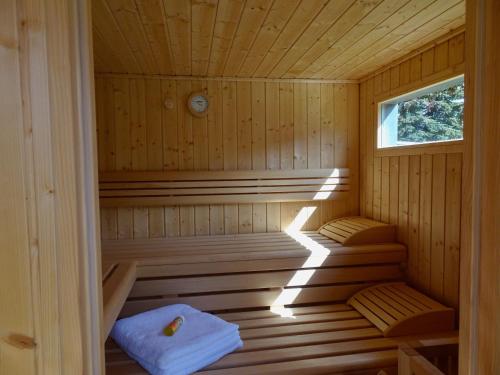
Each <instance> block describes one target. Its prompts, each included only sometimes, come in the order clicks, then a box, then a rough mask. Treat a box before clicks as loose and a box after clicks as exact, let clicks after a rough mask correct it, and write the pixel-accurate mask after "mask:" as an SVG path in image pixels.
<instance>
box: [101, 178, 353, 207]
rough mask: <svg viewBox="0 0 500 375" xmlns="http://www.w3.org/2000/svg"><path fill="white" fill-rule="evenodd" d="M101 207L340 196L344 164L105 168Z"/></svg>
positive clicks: (345, 186)
mask: <svg viewBox="0 0 500 375" xmlns="http://www.w3.org/2000/svg"><path fill="white" fill-rule="evenodd" d="M99 181H100V183H99V192H100V203H101V207H137V206H168V205H176V206H177V205H193V204H196V205H203V204H232V203H259V202H293V201H310V200H327V199H341V198H345V197H346V194H347V192H348V191H349V169H345V168H335V169H306V170H263V171H254V170H252V171H179V172H178V171H159V172H150V171H147V172H126V171H123V172H108V173H101V174H100V176H99Z"/></svg>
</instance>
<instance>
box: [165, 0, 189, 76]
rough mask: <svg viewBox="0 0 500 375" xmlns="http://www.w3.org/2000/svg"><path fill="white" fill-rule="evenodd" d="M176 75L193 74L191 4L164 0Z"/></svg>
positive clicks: (182, 0) (177, 0) (180, 0)
mask: <svg viewBox="0 0 500 375" xmlns="http://www.w3.org/2000/svg"><path fill="white" fill-rule="evenodd" d="M163 5H164V7H165V15H166V18H167V20H166V21H167V22H166V23H167V29H168V35H169V37H170V46H171V47H172V53H173V55H174V61H175V72H176V74H182V75H184V74H187V75H190V74H191V3H190V2H188V1H184V0H163Z"/></svg>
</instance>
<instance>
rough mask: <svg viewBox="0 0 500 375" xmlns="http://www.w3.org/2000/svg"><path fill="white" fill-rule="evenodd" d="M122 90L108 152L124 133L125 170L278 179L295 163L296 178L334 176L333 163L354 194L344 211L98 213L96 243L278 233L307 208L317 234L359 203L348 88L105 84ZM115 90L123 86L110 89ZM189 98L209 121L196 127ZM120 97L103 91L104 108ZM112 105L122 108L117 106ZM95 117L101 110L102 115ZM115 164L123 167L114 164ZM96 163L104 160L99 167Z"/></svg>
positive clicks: (353, 89) (318, 206) (340, 206)
mask: <svg viewBox="0 0 500 375" xmlns="http://www.w3.org/2000/svg"><path fill="white" fill-rule="evenodd" d="M100 80H101V83H99V85H100V86H104V88H105V87H106V82H107V81H109V80H110V79H108V78H104V77H103V78H100ZM123 80H125V81H127V82H128V87H129V105H128V107H130V108H129V114H128V117H129V121H128V122H127V120H124V118H125V117H124V115H123V114H121V112H117V113H118V115H116V113H115V112H116V108H115V110H114V111H113V114H112V117H111V118H112V119H113V122H112V123H111V124H112V126H113V134H112V135H111V137H110V138H112V139H110V144H111V145H112V146H113V145H114V144H117V143H116V134H117V132H119V131H121V129H124V128H125V129H127V127H130V130H129V132H130V137H129V140H128V142H127V141H124V140H123V139H121V140H120V142H119V144H120V145H122V144H123V147H124V148H123V149H124V150H130V155H131V160H132V162H131V163H132V164H131V167H130V168H131V169H133V170H135V169H137V170H141V169H144V163H145V162H146V164H147V165H146V169H149V170H161V169H164V170H190V169H200V170H201V169H209V170H220V169H226V170H233V169H245V170H247V169H256V170H258V169H287V168H293V167H294V164H295V166H296V167H297V168H298V167H299V164H300V163H301V165H300V168H313V167H328V166H329V167H340V165H339V164H338V162H337V161H336V160H335V158H338V159H339V160H340V163H342V165H343V166H345V167H349V168H350V171H351V176H352V177H351V178H352V180H351V186H352V190H353V194H352V195H350V196H349V198H348V200H346V201H328V202H318V203H317V202H314V203H313V202H303V203H300V204H298V203H294V204H291V205H290V207H288V205H289V204H288V203H277V204H251V205H239V206H237V205H236V206H234V205H224V206H220V205H209V206H196V207H195V206H192V207H191V206H184V207H183V208H182V209H181V208H180V207H149V208H135V209H133V210H132V211H129V210H127V209H126V207H125V208H124V209H123V210H120V211H118V210H116V209H114V210H109V209H103V211H102V217H103V220H102V225H103V237H106V238H118V237H120V238H132V237H134V236H135V237H137V238H138V237H145V236H146V235H147V236H148V237H151V238H161V237H169V236H177V235H191V234H193V235H206V234H222V233H238V232H244V233H249V232H265V231H279V230H281V229H282V228H283V229H284V228H285V227H286V225H288V224H289V222H290V221H291V220H292V219H293V218H292V217H290V215H292V213H293V212H294V210H295V211H296V212H299V211H300V210H299V208H304V207H315V211H314V214H313V217H312V218H311V219H310V220H309V221H308V222H307V224H306V227H307V228H310V229H316V228H315V227H314V226H315V225H317V226H319V225H320V223H323V222H326V221H329V220H331V219H332V218H333V217H335V216H340V215H347V214H353V213H357V212H358V209H359V198H358V197H359V195H358V194H359V193H358V189H357V188H354V187H355V186H356V185H357V184H358V183H359V182H358V180H359V177H358V176H359V175H358V174H357V169H358V168H359V157H358V154H357V153H358V150H359V131H358V123H359V114H358V112H359V102H358V101H359V90H358V87H357V85H352V84H341V87H339V85H338V84H332V83H325V84H316V83H307V84H306V83H300V84H292V83H289V82H280V83H278V82H271V81H254V82H242V81H230V80H224V81H222V80H219V81H217V80H203V79H192V80H170V79H157V78H153V77H150V78H145V79H144V78H138V77H131V78H128V77H116V76H115V77H114V78H112V79H111V81H112V82H113V83H114V82H115V81H123ZM116 86H117V87H121V86H126V84H124V83H123V82H119V83H118V84H116ZM143 87H144V88H143ZM198 90H203V91H206V92H207V93H208V95H209V97H210V104H209V112H208V115H207V116H206V117H204V118H200V119H199V118H196V119H195V118H193V117H192V116H191V115H190V114H189V113H188V111H187V108H186V99H187V97H188V95H189V94H190V93H191V92H193V91H198ZM120 92H121V91H120V90H114V91H112V93H111V94H112V97H113V103H114V102H115V96H117V95H118V94H119V93H120ZM107 95H108V93H107V92H106V90H104V92H103V93H102V95H101V94H100V95H99V96H98V97H99V100H101V99H102V100H103V102H105V99H106V97H107ZM118 99H119V100H121V99H120V97H119V96H118ZM118 99H117V100H118ZM294 107H296V108H297V111H294ZM99 108H102V109H104V105H99ZM119 108H120V111H121V107H119ZM299 109H300V111H299ZM100 112H102V113H101V114H100V115H99V118H103V119H104V118H106V114H105V113H104V112H105V111H104V110H101V111H100ZM115 117H117V118H116V119H115ZM299 128H301V129H300V131H299V130H298V129H299ZM103 129H104V130H105V129H106V125H101V124H100V126H99V132H102V131H103ZM299 134H300V135H301V136H300V141H301V142H300V143H299ZM101 142H103V143H106V138H105V137H103V138H101ZM127 143H128V144H127ZM299 144H300V147H297V146H298V145H299ZM113 147H114V146H113ZM120 147H122V146H120ZM299 150H300V151H299ZM335 150H336V151H335ZM295 151H298V152H295ZM141 152H143V153H144V155H140V153H141ZM294 154H295V155H294ZM124 155H125V157H127V155H128V154H126V153H125V154H124ZM105 156H106V154H105ZM294 156H295V159H294ZM119 157H120V159H119V163H122V162H121V160H122V158H123V156H121V155H119ZM105 162H106V160H105V158H103V159H102V165H105ZM122 164H123V163H122ZM309 164H310V165H309ZM113 168H114V167H113ZM142 210H147V212H148V214H147V215H145V211H142ZM297 210H299V211H297ZM311 210H312V209H311ZM286 223H288V224H286ZM285 224H286V225H285Z"/></svg>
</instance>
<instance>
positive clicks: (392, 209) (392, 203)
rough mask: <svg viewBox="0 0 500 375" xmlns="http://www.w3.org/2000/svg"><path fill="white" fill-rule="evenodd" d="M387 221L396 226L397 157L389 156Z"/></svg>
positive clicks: (397, 207)
mask: <svg viewBox="0 0 500 375" xmlns="http://www.w3.org/2000/svg"><path fill="white" fill-rule="evenodd" d="M388 191H389V220H388V222H389V223H391V224H395V225H398V214H399V157H398V156H391V157H390V159H389V189H388Z"/></svg>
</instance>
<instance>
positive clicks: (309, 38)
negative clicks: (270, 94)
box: [270, 0, 354, 77]
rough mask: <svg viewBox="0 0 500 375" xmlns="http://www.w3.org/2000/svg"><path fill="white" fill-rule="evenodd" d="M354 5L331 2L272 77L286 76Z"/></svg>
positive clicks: (346, 1) (344, 1)
mask: <svg viewBox="0 0 500 375" xmlns="http://www.w3.org/2000/svg"><path fill="white" fill-rule="evenodd" d="M353 3H354V0H338V1H330V2H329V3H328V4H327V5H326V6H325V7H324V8H323V10H322V11H321V13H319V14H318V16H317V17H316V18H315V19H314V21H313V22H312V23H311V24H310V25H309V27H308V28H307V30H305V31H304V33H303V34H302V35H301V36H300V38H299V39H298V40H297V41H296V42H295V43H294V44H293V45H292V47H291V48H290V49H288V51H287V52H286V54H285V55H284V56H283V57H282V58H281V60H280V61H279V63H278V64H277V65H276V66H275V67H274V69H273V70H272V72H271V74H270V75H271V76H272V77H281V76H282V75H284V74H285V73H286V72H287V71H288V70H289V69H290V67H292V66H293V65H294V64H295V63H296V62H297V61H298V60H299V59H300V58H301V57H302V56H303V55H304V54H305V53H306V52H307V50H308V49H309V48H311V46H312V45H313V44H314V43H315V42H316V41H317V40H318V39H319V38H320V37H321V36H322V35H323V34H324V33H325V32H326V31H327V30H328V29H329V28H330V27H331V26H332V24H333V23H335V22H336V21H337V20H338V19H339V18H340V17H341V16H342V14H344V12H345V11H346V10H347V9H349V7H351V6H352V4H353Z"/></svg>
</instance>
